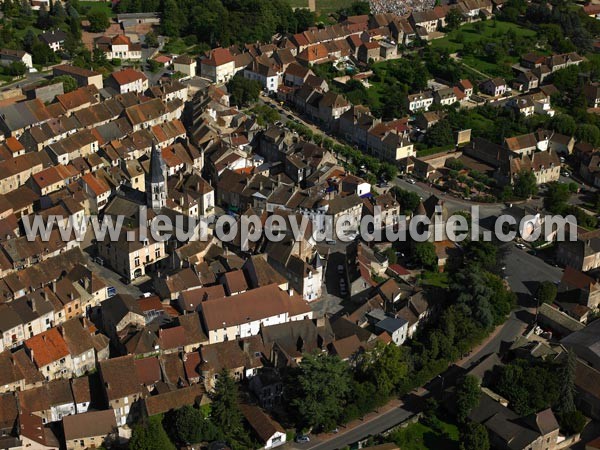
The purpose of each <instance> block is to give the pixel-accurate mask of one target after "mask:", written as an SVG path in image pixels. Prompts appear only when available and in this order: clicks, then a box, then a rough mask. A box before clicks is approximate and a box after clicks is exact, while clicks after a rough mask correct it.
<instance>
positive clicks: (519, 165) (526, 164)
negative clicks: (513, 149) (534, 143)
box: [506, 150, 561, 185]
mask: <svg viewBox="0 0 600 450" xmlns="http://www.w3.org/2000/svg"><path fill="white" fill-rule="evenodd" d="M560 167H561V166H560V159H559V157H558V155H557V154H556V152H554V151H552V150H550V151H547V152H535V153H533V154H532V155H531V156H527V155H524V156H523V157H521V158H512V159H511V160H510V162H509V173H507V174H506V175H507V176H508V177H509V180H510V182H511V183H513V182H514V181H515V179H516V177H517V176H518V174H519V173H521V171H523V170H525V171H529V170H530V171H532V172H533V174H534V175H535V180H536V183H537V184H538V185H539V184H544V183H551V182H553V181H558V179H559V178H560Z"/></svg>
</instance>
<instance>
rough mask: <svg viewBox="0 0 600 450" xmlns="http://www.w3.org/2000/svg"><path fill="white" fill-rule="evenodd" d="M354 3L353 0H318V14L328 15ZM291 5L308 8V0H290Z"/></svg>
mask: <svg viewBox="0 0 600 450" xmlns="http://www.w3.org/2000/svg"><path fill="white" fill-rule="evenodd" d="M352 3H353V0H317V16H327V15H328V14H330V13H332V12H335V11H337V10H339V9H342V8H346V7H348V6H350V5H351V4H352ZM290 5H291V6H292V8H308V0H290Z"/></svg>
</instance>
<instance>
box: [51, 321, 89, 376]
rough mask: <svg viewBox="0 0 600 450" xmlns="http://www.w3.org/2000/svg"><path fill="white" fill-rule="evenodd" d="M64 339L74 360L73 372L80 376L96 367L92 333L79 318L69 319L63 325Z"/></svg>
mask: <svg viewBox="0 0 600 450" xmlns="http://www.w3.org/2000/svg"><path fill="white" fill-rule="evenodd" d="M60 328H61V331H62V336H63V339H64V340H65V343H66V344H67V348H68V349H69V353H70V354H71V359H72V361H73V374H74V375H75V376H76V377H80V376H82V375H84V374H85V373H88V372H92V371H93V370H95V369H96V357H95V351H94V341H93V340H92V335H91V334H90V333H89V331H87V330H86V329H85V328H84V327H83V325H82V323H81V320H80V319H79V318H73V319H70V320H67V321H66V322H64V323H63V324H62V325H61V327H60Z"/></svg>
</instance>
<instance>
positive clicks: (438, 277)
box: [403, 272, 448, 448]
mask: <svg viewBox="0 0 600 450" xmlns="http://www.w3.org/2000/svg"><path fill="white" fill-rule="evenodd" d="M421 283H422V284H423V285H424V286H432V287H439V288H443V289H445V288H447V287H448V274H447V273H446V272H441V273H440V272H423V279H422V281H421ZM403 448H404V447H403Z"/></svg>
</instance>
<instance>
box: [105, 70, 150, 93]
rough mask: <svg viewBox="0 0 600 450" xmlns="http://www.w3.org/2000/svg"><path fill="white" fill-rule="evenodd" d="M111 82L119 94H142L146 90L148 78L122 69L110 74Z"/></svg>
mask: <svg viewBox="0 0 600 450" xmlns="http://www.w3.org/2000/svg"><path fill="white" fill-rule="evenodd" d="M111 81H112V82H113V83H114V84H115V85H116V87H117V89H118V91H119V93H120V94H126V93H128V92H138V93H140V94H141V93H143V92H145V91H146V90H147V89H148V78H147V77H146V75H144V74H143V73H142V72H138V71H137V70H134V69H122V70H119V71H117V72H113V73H112V74H111Z"/></svg>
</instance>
